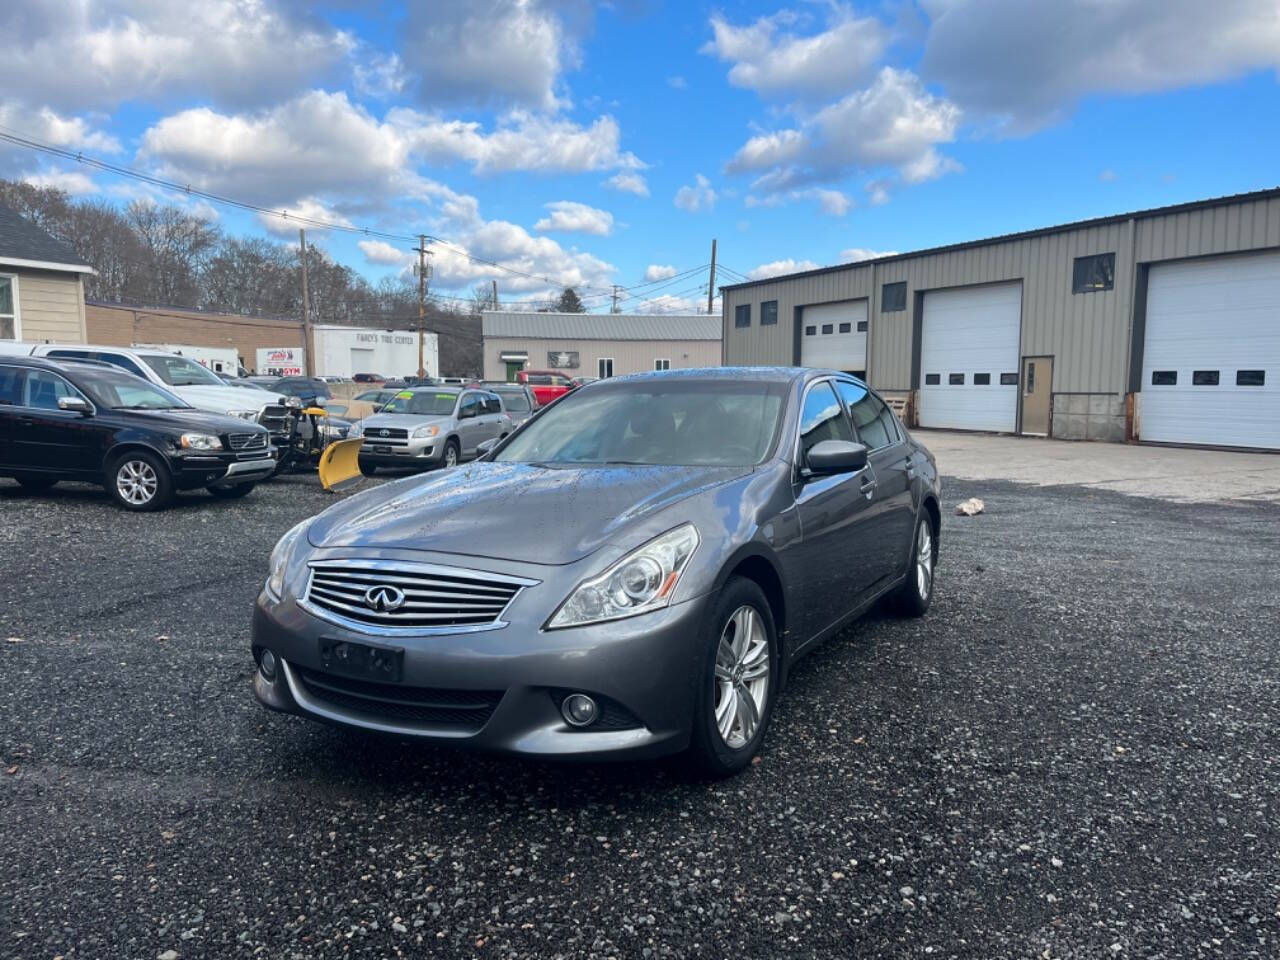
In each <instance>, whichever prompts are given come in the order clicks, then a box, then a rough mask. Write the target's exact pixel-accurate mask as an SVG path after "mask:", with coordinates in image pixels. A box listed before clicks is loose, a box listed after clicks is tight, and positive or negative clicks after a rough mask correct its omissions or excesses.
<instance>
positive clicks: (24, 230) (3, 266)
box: [0, 204, 93, 343]
mask: <svg viewBox="0 0 1280 960" xmlns="http://www.w3.org/2000/svg"><path fill="white" fill-rule="evenodd" d="M91 273H93V267H91V266H89V264H87V263H85V261H84V258H83V257H81V256H79V255H78V254H77V253H76V252H75V251H74V250H72V249H71V247H69V246H68V245H67V244H65V243H63V242H62V241H61V240H58V239H55V238H54V237H52V236H50V235H49V234H48V233H47V232H45V231H44V230H42V229H40V227H38V226H36V225H35V224H34V223H32V222H31V221H30V220H27V219H26V218H24V217H22V216H19V215H18V214H17V213H16V212H15V211H13V210H11V209H10V208H9V207H6V206H4V205H3V204H0V340H26V341H39V342H44V341H48V342H57V343H84V342H85V339H86V338H85V320H84V278H85V276H86V275H87V274H91Z"/></svg>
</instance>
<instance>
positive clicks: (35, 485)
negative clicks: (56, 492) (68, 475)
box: [13, 473, 58, 493]
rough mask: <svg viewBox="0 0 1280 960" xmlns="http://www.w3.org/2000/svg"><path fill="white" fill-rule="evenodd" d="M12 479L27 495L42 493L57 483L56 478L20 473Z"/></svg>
mask: <svg viewBox="0 0 1280 960" xmlns="http://www.w3.org/2000/svg"><path fill="white" fill-rule="evenodd" d="M13 479H15V480H17V481H18V485H19V486H21V487H22V489H23V490H25V491H27V493H44V492H45V491H46V490H49V489H51V488H52V487H53V485H54V484H55V483H57V482H58V478H57V477H46V476H42V475H41V474H38V473H20V474H18V475H17V476H15V477H14V478H13Z"/></svg>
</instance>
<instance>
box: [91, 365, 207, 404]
mask: <svg viewBox="0 0 1280 960" xmlns="http://www.w3.org/2000/svg"><path fill="white" fill-rule="evenodd" d="M77 373H78V374H79V378H78V379H79V381H80V383H79V385H80V386H81V387H82V388H83V390H84V392H85V393H87V394H89V398H90V399H91V400H93V402H94V403H96V404H97V405H98V406H100V407H109V408H111V409H112V410H174V409H186V408H188V407H189V406H190V404H188V403H186V402H185V401H183V400H182V398H181V397H177V396H174V395H173V394H172V393H170V392H169V391H168V390H162V389H160V388H159V387H157V386H156V385H155V384H153V383H148V382H147V381H146V380H142V379H140V378H139V377H135V376H133V375H132V374H128V373H125V372H123V371H121V370H105V369H95V370H92V371H90V370H84V371H77Z"/></svg>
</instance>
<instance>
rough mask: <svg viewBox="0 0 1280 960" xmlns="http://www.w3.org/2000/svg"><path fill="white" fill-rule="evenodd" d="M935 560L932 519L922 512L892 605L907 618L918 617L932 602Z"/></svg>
mask: <svg viewBox="0 0 1280 960" xmlns="http://www.w3.org/2000/svg"><path fill="white" fill-rule="evenodd" d="M937 560H938V551H937V548H936V547H935V541H934V529H933V518H932V517H931V516H930V515H929V514H928V513H927V512H923V513H921V515H920V519H919V520H917V521H916V535H915V537H914V538H913V539H912V541H911V567H910V568H909V569H908V570H907V578H906V579H905V580H903V581H902V586H900V587H898V591H897V595H896V596H895V597H894V600H895V601H896V603H895V605H896V606H897V608H898V609H899V610H900V611H901V612H902V613H904V614H906V615H907V616H909V617H921V616H924V614H925V613H926V612H927V611H928V609H929V602H930V601H931V600H932V599H933V571H934V566H935V565H936V563H937Z"/></svg>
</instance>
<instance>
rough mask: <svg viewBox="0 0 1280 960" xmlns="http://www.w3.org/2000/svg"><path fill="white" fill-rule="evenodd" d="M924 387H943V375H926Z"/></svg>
mask: <svg viewBox="0 0 1280 960" xmlns="http://www.w3.org/2000/svg"><path fill="white" fill-rule="evenodd" d="M924 385H925V386H926V387H937V386H941V385H942V374H940V373H926V374H925V375H924Z"/></svg>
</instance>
